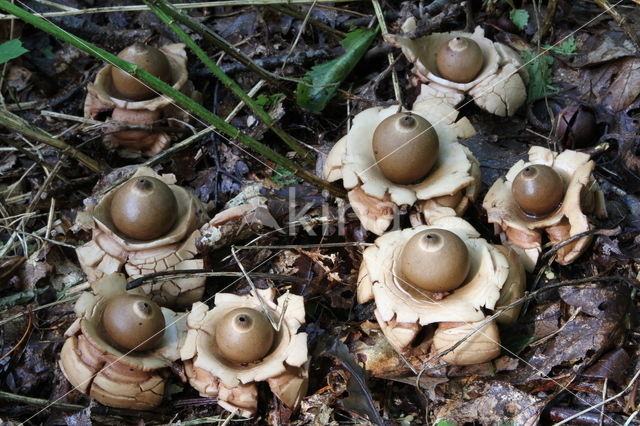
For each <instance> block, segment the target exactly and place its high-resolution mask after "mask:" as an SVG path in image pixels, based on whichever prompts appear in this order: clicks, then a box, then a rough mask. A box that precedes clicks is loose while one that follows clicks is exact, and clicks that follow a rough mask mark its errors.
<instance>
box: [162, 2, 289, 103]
mask: <svg viewBox="0 0 640 426" xmlns="http://www.w3.org/2000/svg"><path fill="white" fill-rule="evenodd" d="M151 3H153V4H154V5H155V6H156V7H157V8H159V9H160V10H162V11H163V12H164V13H166V14H167V15H168V16H170V17H171V18H173V19H175V20H176V21H178V22H179V23H181V24H182V25H184V26H185V27H187V28H189V29H190V30H191V31H195V32H196V33H198V34H199V35H200V36H201V37H202V38H203V39H204V40H205V41H206V42H207V43H211V44H212V45H214V46H215V47H217V48H218V49H220V50H222V51H223V52H225V53H226V54H227V55H229V56H231V57H232V58H233V59H235V60H236V61H238V62H240V63H241V64H242V65H244V66H245V67H247V69H248V70H250V71H253V72H254V73H256V74H258V75H259V76H260V77H261V78H262V79H263V80H266V81H267V82H268V83H269V84H270V85H272V86H273V87H275V88H277V89H278V90H279V91H281V92H283V93H285V94H286V95H287V96H292V95H293V92H292V91H291V90H290V89H289V88H287V87H285V86H284V85H283V84H281V82H280V78H281V77H279V76H277V75H275V74H274V73H272V72H269V71H267V70H266V69H264V68H263V67H261V66H260V65H258V64H256V63H255V62H253V61H252V60H251V58H249V57H248V56H246V55H245V54H244V53H242V52H241V51H240V50H238V49H237V48H236V47H235V46H233V45H232V44H230V43H229V42H228V41H227V40H225V39H224V38H223V37H221V36H220V35H218V33H216V32H215V31H213V30H212V29H210V28H209V27H207V26H206V25H203V24H201V23H200V22H197V21H195V20H193V19H191V18H190V17H189V15H187V14H186V13H185V12H182V11H181V10H180V9H178V8H177V7H176V6H177V5H169V4H167V3H159V2H151Z"/></svg>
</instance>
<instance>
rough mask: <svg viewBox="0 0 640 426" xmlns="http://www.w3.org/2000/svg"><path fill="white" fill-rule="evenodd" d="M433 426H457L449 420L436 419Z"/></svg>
mask: <svg viewBox="0 0 640 426" xmlns="http://www.w3.org/2000/svg"><path fill="white" fill-rule="evenodd" d="M434 426H458V424H457V423H455V422H452V421H451V420H445V419H438V420H436V422H435V425H434Z"/></svg>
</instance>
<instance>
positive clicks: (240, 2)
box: [0, 0, 363, 20]
mask: <svg viewBox="0 0 640 426" xmlns="http://www.w3.org/2000/svg"><path fill="white" fill-rule="evenodd" d="M318 1H319V2H327V3H357V2H360V1H363V0H318ZM308 3H313V0H217V1H206V2H198V3H177V4H175V5H174V6H175V7H177V8H179V9H196V8H202V7H222V6H267V5H270V4H308ZM143 10H149V8H148V7H147V6H145V5H143V4H140V5H133V6H111V7H93V8H87V9H75V10H69V11H64V12H44V13H36V14H35V16H38V17H42V18H52V17H55V16H71V15H85V14H88V13H113V12H140V11H143ZM4 19H13V16H11V15H0V20H4Z"/></svg>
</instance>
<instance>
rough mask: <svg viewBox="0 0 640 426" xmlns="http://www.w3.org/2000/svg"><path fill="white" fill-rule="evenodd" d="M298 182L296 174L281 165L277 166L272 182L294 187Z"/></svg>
mask: <svg viewBox="0 0 640 426" xmlns="http://www.w3.org/2000/svg"><path fill="white" fill-rule="evenodd" d="M298 180H299V179H298V178H297V176H296V174H295V173H294V172H292V171H291V170H289V169H287V168H286V167H282V166H280V165H278V166H276V169H275V172H274V173H273V175H272V176H271V181H272V182H273V183H275V184H276V185H279V186H288V185H293V184H294V183H296V182H298Z"/></svg>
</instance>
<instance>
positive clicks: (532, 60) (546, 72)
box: [522, 50, 558, 102]
mask: <svg viewBox="0 0 640 426" xmlns="http://www.w3.org/2000/svg"><path fill="white" fill-rule="evenodd" d="M522 59H523V61H524V63H525V67H526V68H527V72H528V73H529V80H530V81H529V86H528V87H527V102H533V101H535V100H536V99H540V98H542V97H545V96H547V95H549V94H551V93H556V92H557V91H558V89H557V88H556V87H554V86H553V85H552V84H551V83H552V82H553V68H552V67H551V65H553V57H552V56H551V55H548V54H544V53H543V54H539V53H538V52H537V51H533V50H529V51H525V52H522Z"/></svg>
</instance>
